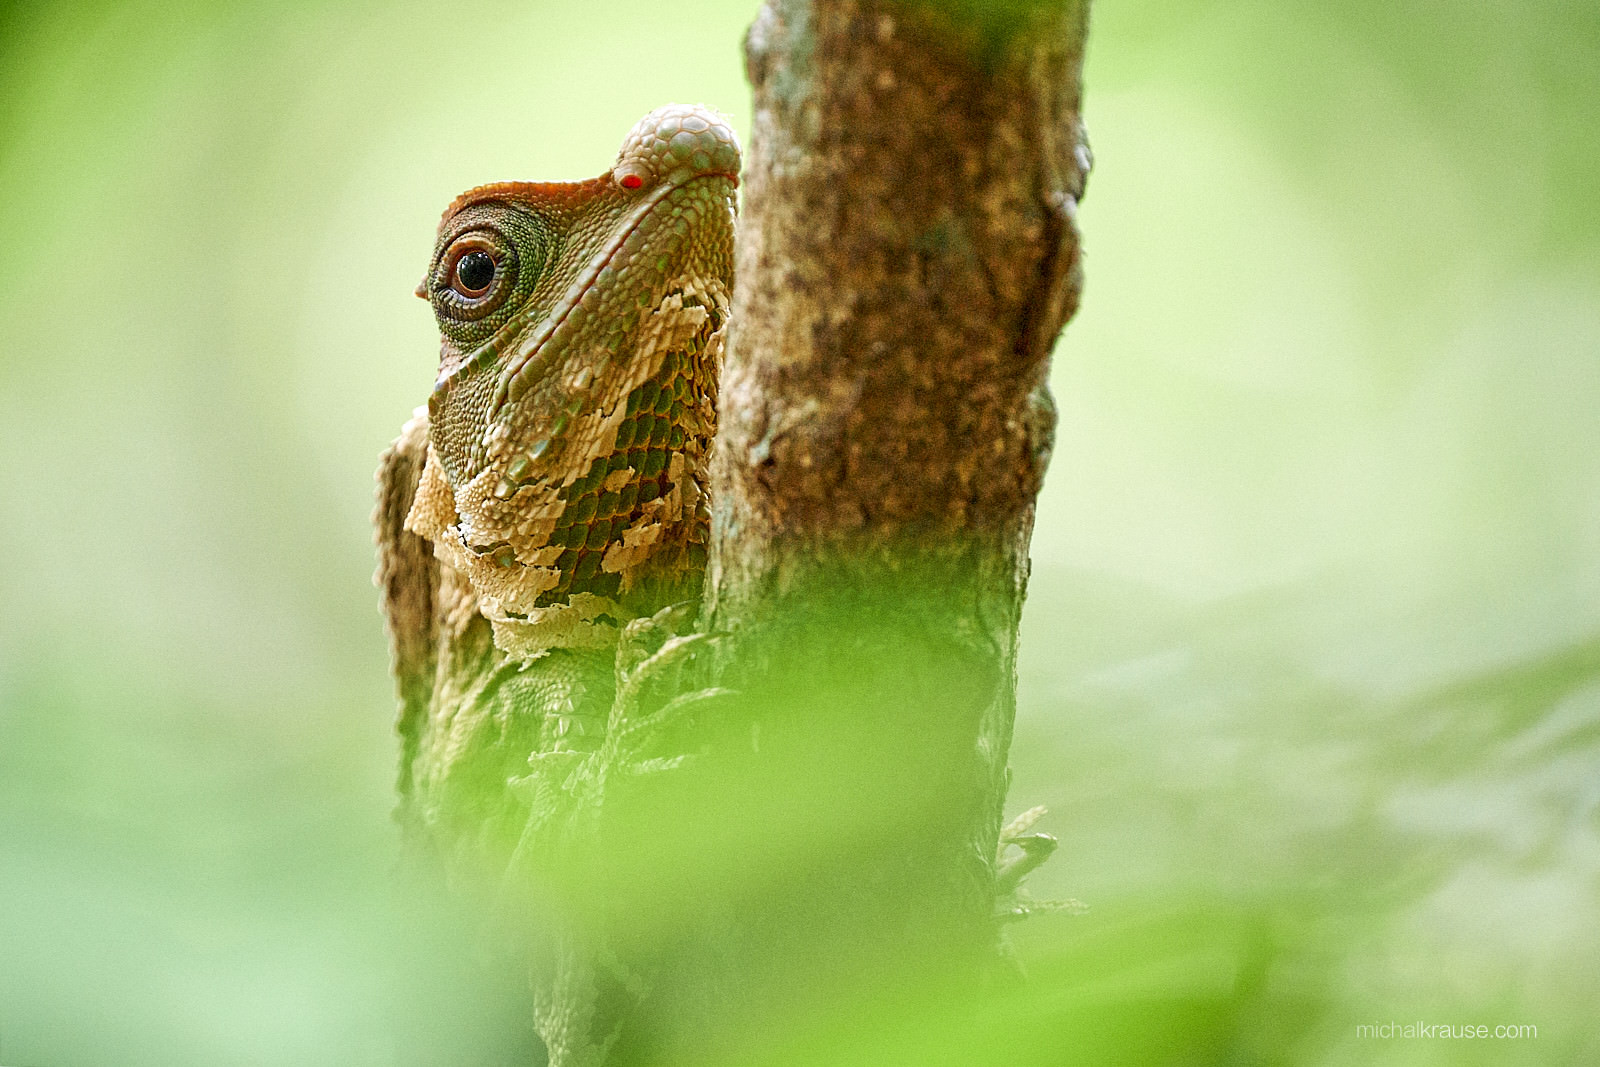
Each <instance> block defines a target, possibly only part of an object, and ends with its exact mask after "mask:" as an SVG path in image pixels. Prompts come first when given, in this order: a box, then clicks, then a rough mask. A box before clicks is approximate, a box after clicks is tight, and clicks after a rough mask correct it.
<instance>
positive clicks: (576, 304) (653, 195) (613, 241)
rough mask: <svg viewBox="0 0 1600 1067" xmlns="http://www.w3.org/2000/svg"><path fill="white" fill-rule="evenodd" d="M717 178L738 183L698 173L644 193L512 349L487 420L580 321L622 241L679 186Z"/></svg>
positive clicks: (514, 396) (534, 374)
mask: <svg viewBox="0 0 1600 1067" xmlns="http://www.w3.org/2000/svg"><path fill="white" fill-rule="evenodd" d="M719 178H725V179H728V180H729V181H731V182H733V183H735V184H737V183H738V176H737V175H733V174H718V173H709V174H698V175H696V176H694V177H693V178H691V179H689V180H688V181H685V182H673V181H664V182H662V183H661V184H660V185H658V186H657V187H656V188H654V189H652V190H650V192H649V193H647V194H646V195H645V198H644V199H643V200H642V201H641V202H640V203H639V204H638V205H637V206H636V207H635V208H634V209H633V210H632V211H631V212H629V214H628V216H627V219H626V222H625V223H624V225H622V226H621V227H619V228H618V230H617V232H616V233H615V234H613V235H612V236H611V238H610V239H609V240H608V241H607V242H606V244H605V246H604V247H603V248H601V249H600V251H599V252H597V253H596V254H595V256H594V258H593V259H591V260H590V261H589V263H588V265H587V266H586V267H585V268H584V270H583V273H582V274H580V275H579V276H578V278H577V280H576V281H574V282H573V284H572V285H571V287H569V288H568V289H567V292H566V294H565V295H564V296H562V298H561V300H560V301H559V302H558V303H557V304H556V306H555V307H554V308H552V309H551V311H550V314H549V315H547V316H546V317H545V320H544V322H542V323H541V324H540V325H539V328H538V330H536V331H535V332H534V334H533V335H532V336H531V337H529V338H528V339H527V340H526V341H524V342H522V343H521V344H519V345H518V346H517V347H516V349H515V350H514V351H513V352H512V353H511V358H510V360H509V361H508V363H507V364H506V369H505V370H504V372H502V374H501V376H500V381H499V384H498V385H497V386H496V388H495V392H494V397H493V398H492V399H491V400H490V402H489V417H488V422H490V423H492V422H494V421H495V418H496V416H497V415H498V414H499V412H500V410H501V408H503V407H504V406H505V405H506V404H507V403H508V402H511V401H515V400H517V399H518V398H519V397H521V396H522V394H523V393H525V392H526V391H527V390H528V388H529V387H530V386H532V384H533V383H534V382H535V381H536V380H537V378H538V374H537V371H538V370H540V369H542V368H541V366H540V365H541V364H542V363H543V362H544V360H542V359H541V357H542V356H544V355H545V354H546V351H547V350H548V349H549V348H550V346H551V343H552V342H553V341H554V340H555V338H556V336H557V334H558V333H559V332H561V329H562V327H563V326H565V325H567V324H568V323H569V322H571V323H573V324H574V327H575V328H576V327H577V326H580V325H581V324H582V319H583V316H584V312H585V310H586V309H585V308H584V307H583V299H584V297H586V296H587V295H588V294H589V293H590V292H592V291H594V289H595V285H596V283H597V282H598V281H599V278H600V275H601V273H602V272H603V271H605V270H606V269H607V268H614V267H615V266H616V264H617V260H618V257H619V255H620V254H621V253H622V252H623V250H624V245H626V244H627V242H628V239H629V238H630V237H632V236H633V235H634V234H635V233H637V232H638V230H639V227H640V226H641V225H643V224H644V222H645V220H646V219H648V218H649V217H650V215H651V213H652V212H653V211H654V210H655V209H656V208H657V207H658V206H660V204H661V202H662V201H663V200H665V199H666V198H667V197H668V196H670V195H671V194H672V193H674V192H677V191H678V190H680V189H685V188H687V187H689V186H691V185H694V184H695V183H697V182H701V181H713V180H716V179H719ZM661 281H662V283H663V284H665V283H666V282H668V281H670V279H666V278H663V279H661Z"/></svg>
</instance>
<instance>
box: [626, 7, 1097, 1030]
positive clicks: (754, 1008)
mask: <svg viewBox="0 0 1600 1067" xmlns="http://www.w3.org/2000/svg"><path fill="white" fill-rule="evenodd" d="M1086 21H1087V16H1086V10H1085V6H1084V4H1082V3H1079V2H1073V0H1064V2H1051V3H1024V4H1011V5H1002V7H1001V8H1000V9H999V10H998V11H996V10H994V9H987V8H986V9H981V10H980V9H978V8H971V9H968V8H963V7H960V6H958V5H952V4H931V3H897V2H888V0H769V2H768V3H767V4H766V5H764V6H763V8H762V9H761V11H760V13H759V15H758V16H757V18H756V20H755V22H754V24H753V25H752V26H751V28H750V31H749V35H748V37H747V40H746V59H747V66H748V72H749V77H750V81H751V83H752V86H753V88H754V93H755V125H754V131H753V135H752V137H751V143H750V145H749V157H748V161H747V166H746V170H745V175H744V185H743V188H744V197H745V199H744V207H743V214H742V218H741V223H740V229H739V236H738V244H737V258H736V268H735V278H736V286H735V300H734V315H733V325H732V327H731V329H732V336H731V339H730V346H729V352H728V357H727V363H726V366H725V369H724V377H723V391H722V410H721V424H720V425H721V428H720V431H719V437H718V443H717V447H716V451H715V455H714V458H713V473H712V477H713V489H712V496H713V500H714V509H713V544H712V551H711V562H710V571H709V578H708V588H707V601H706V608H705V612H704V614H703V617H702V626H703V628H704V629H705V630H706V631H708V632H709V633H712V634H715V635H718V636H716V638H715V642H716V652H715V655H714V656H711V657H707V658H708V659H710V660H711V665H710V666H709V667H705V668H703V669H702V671H701V674H700V680H701V681H702V682H704V681H710V682H713V683H715V684H718V685H720V686H724V687H728V688H731V689H733V690H735V691H737V692H739V693H742V694H743V696H742V697H741V698H739V699H736V700H734V701H732V704H731V707H726V708H724V710H723V712H722V713H721V714H720V716H718V717H717V718H715V719H714V720H712V719H711V718H709V717H702V719H701V721H700V722H699V723H698V725H697V726H695V727H694V729H696V730H697V731H698V737H697V739H696V743H695V744H694V745H693V747H694V748H696V749H697V750H700V751H702V752H704V753H706V754H708V755H709V757H710V759H709V762H708V763H706V764H704V765H702V767H701V770H700V771H699V772H698V773H697V774H696V775H693V776H691V778H690V781H692V782H694V783H695V784H693V785H687V786H686V785H683V784H681V783H680V784H679V785H677V786H674V787H673V788H676V789H677V790H679V792H678V793H677V794H675V796H674V798H673V800H672V801H671V802H669V803H667V804H665V805H662V804H660V803H658V802H652V803H651V804H650V805H641V806H640V807H639V809H638V810H639V811H645V810H649V811H653V812H656V813H657V814H656V815H653V816H652V815H645V816H641V817H640V818H641V821H639V822H637V823H633V824H629V823H628V819H629V815H628V812H629V810H630V809H629V808H628V807H627V805H626V803H624V804H623V805H622V807H621V809H620V810H621V812H622V814H621V815H618V816H616V819H617V820H619V821H616V822H614V825H618V826H622V825H626V826H628V830H627V838H628V839H629V840H630V841H635V842H637V841H642V840H655V841H663V842H667V841H669V842H671V845H670V849H671V851H672V854H673V856H672V858H669V859H666V860H663V859H662V857H661V855H660V854H659V853H658V854H655V855H653V856H652V858H651V859H649V860H645V859H639V860H637V862H638V864H639V866H638V867H637V868H636V873H639V874H642V873H643V872H644V871H646V870H649V871H650V872H651V873H652V875H653V876H654V877H655V878H657V879H660V878H663V877H664V878H665V879H666V882H667V884H668V885H669V886H670V889H669V891H670V892H673V893H677V894H680V895H681V897H682V899H685V900H692V901H693V902H694V903H693V905H692V906H690V907H686V908H685V909H684V910H683V912H682V913H681V914H676V913H675V914H674V915H673V918H672V923H673V925H674V927H675V928H676V929H679V930H681V931H683V937H682V939H681V941H680V943H679V945H678V947H676V948H674V949H673V950H671V951H669V952H668V953H666V954H665V956H664V958H663V959H662V967H663V968H664V969H665V970H666V971H668V972H670V973H671V974H672V980H671V983H670V988H669V989H667V990H666V991H664V993H663V994H661V995H660V996H659V997H658V1000H657V1012H656V1014H655V1019H656V1020H657V1024H656V1026H655V1028H654V1032H653V1034H652V1039H651V1040H652V1047H653V1048H654V1049H655V1050H656V1053H657V1054H660V1055H663V1056H664V1057H665V1058H667V1059H674V1060H677V1059H682V1060H685V1061H695V1060H697V1059H698V1060H701V1061H705V1062H709V1061H710V1060H711V1059H712V1057H711V1056H710V1055H709V1053H711V1052H712V1051H713V1049H712V1048H711V1047H710V1046H708V1044H707V1042H708V1041H711V1042H715V1043H718V1044H717V1049H718V1050H719V1051H720V1054H721V1055H724V1056H726V1057H727V1059H728V1062H740V1061H741V1060H743V1061H745V1062H749V1060H748V1058H747V1057H748V1055H749V1054H750V1047H751V1046H749V1045H748V1041H749V1039H750V1038H751V1036H752V1035H755V1034H760V1035H762V1037H761V1040H760V1043H761V1044H762V1045H763V1047H765V1048H767V1049H768V1050H769V1051H770V1049H771V1048H772V1047H773V1046H772V1041H773V1040H774V1036H775V1035H785V1034H787V1035H789V1036H788V1037H787V1038H782V1039H780V1044H781V1043H782V1041H798V1040H801V1038H799V1037H797V1036H795V1035H796V1034H797V1033H798V1032H799V1030H800V1029H801V1028H802V1020H804V1023H803V1025H804V1026H805V1027H812V1028H815V1027H816V1026H817V1025H818V1024H817V1020H818V1019H819V1018H821V1019H827V1020H831V1021H832V1023H834V1024H840V1025H842V1024H841V1023H840V1020H841V1019H843V1018H845V1017H847V1016H848V1017H857V1018H859V1017H860V1016H859V1013H860V1012H863V1011H866V1012H871V1011H872V1010H873V1009H872V1007H871V1006H872V1005H884V1004H888V1003H891V1002H894V1001H895V1000H896V999H897V998H903V997H904V996H908V995H912V994H911V993H909V992H908V991H910V990H912V989H913V987H921V986H923V985H924V984H925V983H927V982H929V981H931V982H933V983H934V984H935V985H937V986H938V987H940V988H941V989H943V990H945V991H946V992H954V993H956V994H957V995H959V994H960V991H961V990H962V989H965V988H968V987H969V985H970V983H972V982H975V981H977V980H978V979H979V977H980V976H981V975H982V974H983V973H984V972H985V970H986V969H987V968H988V967H989V965H990V964H991V963H992V962H993V961H994V960H995V959H996V955H997V953H996V950H997V945H996V941H997V925H996V919H995V913H996V908H997V895H1000V894H1001V891H1002V890H1003V889H1004V888H1005V887H1004V886H1000V885H997V878H996V862H995V857H996V848H997V839H998V836H999V832H1000V823H1001V812H1002V807H1003V805H1004V802H1005V793H1006V784H1007V778H1008V775H1007V772H1006V758H1007V751H1008V748H1009V745H1010V740H1011V729H1012V719H1013V712H1014V674H1015V662H1016V649H1017V624H1018V621H1019V617H1020V614H1021V609H1022V602H1023V596H1024V592H1025V587H1026V582H1027V574H1028V542H1029V538H1030V535H1031V531H1032V524H1033V516H1034V500H1035V495H1036V493H1037V491H1038V489H1039V486H1040V481H1041V478H1042V477H1043V474H1044V470H1045V466H1046V463H1047V461H1048V458H1049V453H1050V447H1051V440H1052V434H1053V425H1054V409H1053V405H1052V403H1051V401H1050V398H1049V394H1048V391H1047V387H1046V377H1047V373H1048V368H1049V354H1050V349H1051V346H1052V344H1053V342H1054V340H1055V337H1056V335H1057V333H1058V332H1059V330H1060V328H1061V326H1062V325H1063V323H1064V322H1065V321H1066V319H1067V318H1068V317H1069V316H1070V315H1071V313H1072V311H1073V310H1074V308H1075V306H1076V303H1077V298H1078V292H1079V284H1080V272H1079V269H1078V265H1079V256H1078V241H1077V231H1076V227H1075V221H1074V220H1075V209H1076V205H1077V201H1078V199H1079V198H1080V196H1081V195H1082V192H1083V184H1084V179H1085V175H1086V171H1087V168H1088V153H1087V149H1086V147H1085V143H1084V139H1083V129H1082V125H1081V122H1080V118H1079V102H1080V81H1079V78H1080V69H1081V60H1082V52H1083V43H1084V35H1085V31H1086ZM718 731H721V732H720V733H718ZM707 768H710V769H709V770H708V769H707ZM658 800H659V798H658ZM662 812H671V815H670V816H666V815H661V814H660V813H662ZM729 812H736V816H735V817H729V814H728V813H729ZM652 819H661V820H662V822H660V823H658V824H656V823H652V821H651V820H652ZM668 821H670V823H671V825H670V826H669V825H667V822H668ZM685 826H690V827H696V828H698V829H695V830H693V831H686V830H685V829H684V827H685ZM647 851H650V850H647ZM615 873H616V875H617V877H616V878H614V879H613V881H612V883H611V884H613V885H618V884H622V883H625V882H627V881H628V877H627V875H626V874H623V873H621V872H615ZM624 898H625V895H624ZM930 975H931V976H935V977H933V978H931V979H930V978H929V977H928V976H930ZM797 991H798V992H797ZM924 991H925V989H924ZM797 1001H804V1003H797ZM867 1017H871V1016H867ZM662 1020H670V1021H668V1022H663V1021H662ZM730 1020H737V1025H734V1024H733V1023H731V1022H730ZM824 1025H825V1026H826V1025H827V1024H824ZM812 1037H813V1038H815V1039H816V1040H826V1039H824V1038H816V1037H815V1034H813V1035H812ZM810 1039H811V1038H808V1039H807V1040H810Z"/></svg>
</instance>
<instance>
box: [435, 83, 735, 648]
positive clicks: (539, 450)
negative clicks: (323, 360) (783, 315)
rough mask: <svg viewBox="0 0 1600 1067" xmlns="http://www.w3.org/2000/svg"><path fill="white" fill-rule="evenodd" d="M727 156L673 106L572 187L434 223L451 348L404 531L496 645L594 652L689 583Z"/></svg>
mask: <svg viewBox="0 0 1600 1067" xmlns="http://www.w3.org/2000/svg"><path fill="white" fill-rule="evenodd" d="M738 171H739V148H738V143H737V141H736V139H735V137H734V134H733V131H732V129H731V128H730V126H729V125H728V123H727V121H726V120H725V119H723V118H722V117H721V116H719V115H717V114H716V113H714V112H712V111H710V110H708V109H705V108H701V107H689V106H683V105H671V106H668V107H664V108H660V109H658V110H656V111H654V112H652V113H651V114H649V115H647V116H645V117H644V118H643V119H641V120H640V121H639V123H638V124H637V125H636V126H635V127H634V128H633V130H632V131H631V132H630V133H629V134H628V136H627V138H626V139H625V140H624V141H623V144H622V149H621V151H620V152H619V154H618V157H617V162H616V164H615V165H614V166H613V167H612V168H611V169H610V170H609V171H607V172H606V173H605V174H602V175H600V176H599V177H598V178H593V179H590V180H588V181H580V182H544V183H527V182H502V183H497V184H493V185H485V186H480V187H478V188H476V189H472V190H470V191H468V192H466V193H464V194H462V195H461V196H460V197H458V198H457V199H456V200H455V202H454V203H452V204H451V205H450V207H449V208H448V209H447V210H446V211H445V214H444V217H443V219H442V220H441V222H440V224H439V234H438V240H437V243H436V245H435V248H434V253H433V257H432V260H431V262H430V264H429V267H428V273H427V276H426V277H425V278H424V280H423V282H422V284H421V285H419V286H418V289H417V292H418V295H419V296H425V297H426V298H428V299H429V300H430V301H431V302H432V304H433V308H434V313H435V316H436V318H437V319H438V322H439V328H440V332H441V335H442V346H441V352H440V364H439V376H438V380H437V382H436V384H435V387H434V390H433V394H432V396H431V397H430V398H429V401H428V450H427V460H426V463H425V465H424V468H423V471H422V475H421V479H420V481H419V484H418V486H417V490H416V495H415V498H414V501H413V503H412V505H411V508H410V512H409V514H408V515H407V517H406V520H405V528H406V529H407V530H410V531H411V532H413V533H415V534H418V535H419V536H421V537H423V538H425V539H427V540H429V541H431V542H433V545H434V552H435V554H436V555H437V557H438V558H439V559H440V560H441V561H442V562H444V563H446V564H448V565H449V566H451V567H453V568H455V569H456V570H457V571H459V572H461V573H462V574H463V575H465V576H466V578H467V579H468V581H469V582H470V583H471V586H472V588H473V590H474V591H475V593H476V594H477V598H478V607H479V610H480V611H481V612H482V613H483V614H484V616H485V617H487V618H488V619H489V621H490V623H491V624H492V625H493V630H494V640H495V644H496V645H497V646H499V647H500V649H501V650H502V651H504V652H506V653H507V654H508V655H511V656H514V657H526V656H531V655H536V654H538V653H540V652H542V651H544V650H546V649H549V648H552V647H561V646H565V647H586V646H587V647H594V646H601V645H605V644H608V643H610V642H611V641H613V640H614V639H615V629H616V627H615V624H616V623H618V622H621V621H624V620H626V619H628V618H632V617H634V616H636V615H638V614H641V613H647V612H649V611H653V610H655V609H656V608H657V607H659V606H661V605H662V604H664V603H668V602H671V601H673V600H677V599H683V598H684V597H686V596H692V595H694V594H695V593H696V592H697V591H698V583H699V578H700V576H701V575H702V573H703V571H704V567H705V551H706V550H705V541H706V536H707V524H708V521H709V510H708V508H707V507H706V492H705V484H706V460H707V456H708V453H709V450H710V446H711V440H712V437H713V435H714V433H715V430H716V399H717V398H716V389H717V378H718V373H719V370H720V363H721V358H722V342H723V327H724V324H725V323H726V321H727V317H728V302H729V293H730V289H731V287H732V271H733V262H732V259H733V257H732V242H733V221H734V188H735V186H736V184H737V181H738V177H737V176H738Z"/></svg>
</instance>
